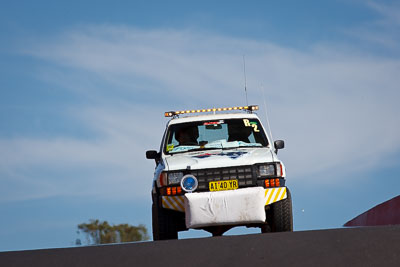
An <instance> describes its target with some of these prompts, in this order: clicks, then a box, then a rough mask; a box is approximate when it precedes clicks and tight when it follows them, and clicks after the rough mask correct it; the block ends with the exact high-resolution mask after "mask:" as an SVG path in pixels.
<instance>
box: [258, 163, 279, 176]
mask: <svg viewBox="0 0 400 267" xmlns="http://www.w3.org/2000/svg"><path fill="white" fill-rule="evenodd" d="M258 171H259V174H260V176H274V175H275V164H268V165H260V166H258Z"/></svg>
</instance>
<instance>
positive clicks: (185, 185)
mask: <svg viewBox="0 0 400 267" xmlns="http://www.w3.org/2000/svg"><path fill="white" fill-rule="evenodd" d="M198 184H199V183H198V182H197V178H196V177H195V176H194V175H191V174H187V175H185V176H183V178H182V180H181V187H182V189H183V190H185V191H186V192H188V193H190V192H193V191H194V190H196V189H197V186H198Z"/></svg>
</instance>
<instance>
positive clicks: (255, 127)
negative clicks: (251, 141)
mask: <svg viewBox="0 0 400 267" xmlns="http://www.w3.org/2000/svg"><path fill="white" fill-rule="evenodd" d="M243 123H244V126H246V127H253V131H254V132H256V133H258V132H259V131H260V130H259V129H258V124H257V122H256V121H249V120H248V119H243Z"/></svg>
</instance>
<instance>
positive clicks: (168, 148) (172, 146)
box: [167, 144, 174, 152]
mask: <svg viewBox="0 0 400 267" xmlns="http://www.w3.org/2000/svg"><path fill="white" fill-rule="evenodd" d="M172 149H174V144H170V145H167V152H169V151H171V150H172Z"/></svg>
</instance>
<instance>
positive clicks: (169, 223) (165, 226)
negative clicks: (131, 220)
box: [152, 201, 178, 241]
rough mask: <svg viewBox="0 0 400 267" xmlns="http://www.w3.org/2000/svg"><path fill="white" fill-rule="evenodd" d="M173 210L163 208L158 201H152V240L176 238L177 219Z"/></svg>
mask: <svg viewBox="0 0 400 267" xmlns="http://www.w3.org/2000/svg"><path fill="white" fill-rule="evenodd" d="M174 215H175V214H174V213H173V211H170V210H167V209H163V208H162V207H161V206H160V205H159V203H158V201H155V202H153V205H152V217H153V240H154V241H156V240H167V239H178V229H177V221H176V219H175V216H174Z"/></svg>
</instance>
